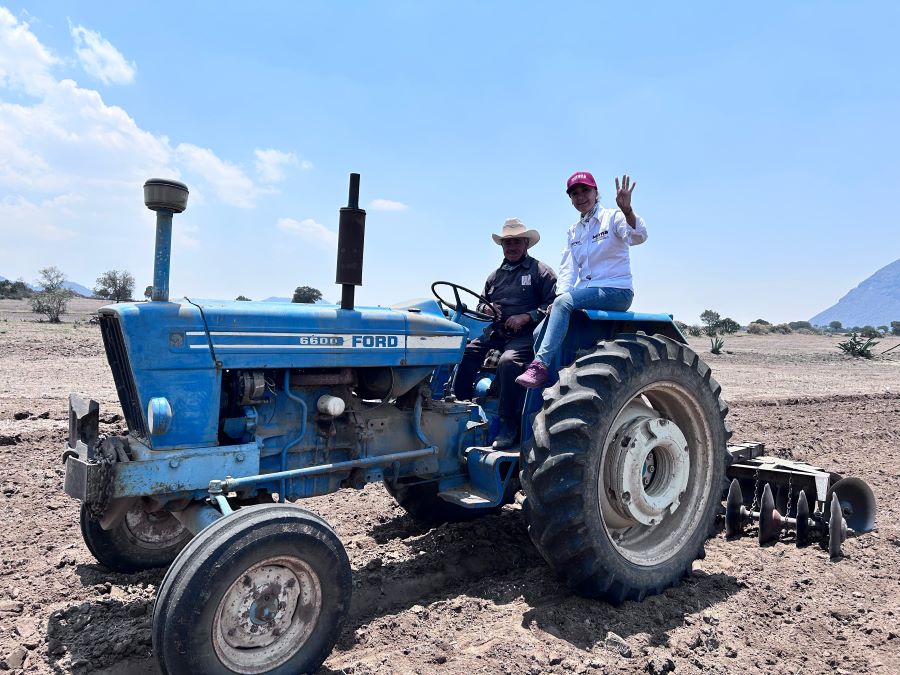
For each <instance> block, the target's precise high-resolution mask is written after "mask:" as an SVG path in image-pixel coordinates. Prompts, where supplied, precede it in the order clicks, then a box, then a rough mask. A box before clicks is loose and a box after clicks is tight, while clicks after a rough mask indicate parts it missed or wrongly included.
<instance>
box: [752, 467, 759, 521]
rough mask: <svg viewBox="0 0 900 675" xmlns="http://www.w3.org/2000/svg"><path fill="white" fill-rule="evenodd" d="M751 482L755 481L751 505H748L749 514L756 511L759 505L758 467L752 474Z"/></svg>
mask: <svg viewBox="0 0 900 675" xmlns="http://www.w3.org/2000/svg"><path fill="white" fill-rule="evenodd" d="M753 480H754V481H755V483H754V484H753V503H752V504H750V513H753V512H755V511H757V510H758V509H757V504H758V503H759V466H757V467H756V473H755V474H753ZM751 518H752V516H751Z"/></svg>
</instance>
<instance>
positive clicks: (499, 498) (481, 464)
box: [438, 446, 519, 509]
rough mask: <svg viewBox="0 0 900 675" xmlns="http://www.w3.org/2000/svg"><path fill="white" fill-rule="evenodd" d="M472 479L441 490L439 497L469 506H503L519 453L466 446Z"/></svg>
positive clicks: (468, 466)
mask: <svg viewBox="0 0 900 675" xmlns="http://www.w3.org/2000/svg"><path fill="white" fill-rule="evenodd" d="M465 457H466V468H467V469H468V475H469V481H468V482H467V483H463V484H462V485H454V486H452V487H449V488H447V489H446V490H441V491H440V492H438V496H439V497H440V498H441V499H443V500H445V501H448V502H450V503H451V504H458V505H459V506H462V507H465V508H468V509H477V508H488V507H492V506H500V505H501V504H503V503H504V498H505V497H506V495H507V492H508V491H509V487H510V483H511V481H512V479H513V477H514V476H515V475H516V473H517V471H518V468H519V453H518V452H504V451H502V450H494V449H493V448H491V447H489V446H487V447H480V446H473V447H470V448H466V451H465Z"/></svg>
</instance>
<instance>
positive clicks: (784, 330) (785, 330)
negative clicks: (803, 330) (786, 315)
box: [772, 323, 794, 335]
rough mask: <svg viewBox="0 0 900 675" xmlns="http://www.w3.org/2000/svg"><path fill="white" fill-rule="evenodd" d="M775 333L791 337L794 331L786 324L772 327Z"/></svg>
mask: <svg viewBox="0 0 900 675" xmlns="http://www.w3.org/2000/svg"><path fill="white" fill-rule="evenodd" d="M772 332H773V333H781V334H782V335H790V334H791V333H793V332H794V330H793V329H792V328H791V327H790V326H789V325H788V324H786V323H780V324H778V325H777V326H772Z"/></svg>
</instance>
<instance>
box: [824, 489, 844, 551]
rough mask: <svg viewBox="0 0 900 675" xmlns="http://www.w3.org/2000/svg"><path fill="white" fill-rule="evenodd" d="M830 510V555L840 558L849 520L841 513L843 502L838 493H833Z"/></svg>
mask: <svg viewBox="0 0 900 675" xmlns="http://www.w3.org/2000/svg"><path fill="white" fill-rule="evenodd" d="M838 482H840V481H838ZM835 485H837V483H835ZM830 511H831V518H829V520H828V555H830V556H831V557H832V558H839V557H841V555H843V554H842V553H841V544H842V543H843V542H844V539H845V538H846V537H847V521H846V520H844V516H843V515H841V504H840V502H839V501H838V496H837V495H836V494H832V495H831V509H830Z"/></svg>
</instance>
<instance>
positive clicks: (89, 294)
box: [63, 281, 94, 298]
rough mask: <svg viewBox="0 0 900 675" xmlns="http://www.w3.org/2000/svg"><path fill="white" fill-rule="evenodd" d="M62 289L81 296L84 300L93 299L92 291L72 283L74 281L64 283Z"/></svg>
mask: <svg viewBox="0 0 900 675" xmlns="http://www.w3.org/2000/svg"><path fill="white" fill-rule="evenodd" d="M63 287H64V288H68V289H69V290H70V291H72V292H73V293H77V294H78V295H82V296H84V297H85V298H93V297H94V291H92V290H91V289H90V288H85V287H84V286H82V285H81V284H79V283H77V282H74V281H64V282H63Z"/></svg>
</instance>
